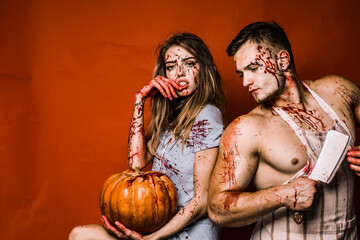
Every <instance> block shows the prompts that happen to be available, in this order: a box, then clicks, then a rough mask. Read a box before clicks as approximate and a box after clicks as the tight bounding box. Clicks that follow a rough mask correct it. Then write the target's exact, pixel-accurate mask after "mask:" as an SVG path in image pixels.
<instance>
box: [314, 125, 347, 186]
mask: <svg viewBox="0 0 360 240" xmlns="http://www.w3.org/2000/svg"><path fill="white" fill-rule="evenodd" d="M349 146H350V137H349V136H348V135H345V134H343V133H340V132H338V131H334V130H330V131H329V132H328V134H327V136H326V138H325V142H324V146H323V148H322V150H321V152H320V155H319V158H318V159H317V161H316V164H315V167H314V168H313V170H312V172H311V174H310V175H309V179H312V180H315V181H321V182H324V183H330V182H331V180H332V179H333V177H334V176H335V174H336V171H337V170H338V168H339V167H340V165H341V162H342V161H343V160H344V158H345V155H346V153H347V151H348V149H349Z"/></svg>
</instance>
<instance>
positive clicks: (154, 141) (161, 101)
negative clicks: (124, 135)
mask: <svg viewBox="0 0 360 240" xmlns="http://www.w3.org/2000/svg"><path fill="white" fill-rule="evenodd" d="M172 46H180V47H182V48H184V49H186V50H187V51H188V52H189V53H191V54H192V55H193V56H194V57H195V58H196V59H197V61H198V62H199V64H200V67H199V72H198V76H197V79H198V87H197V88H196V90H195V91H194V92H193V93H192V94H191V95H189V96H186V97H179V98H178V99H174V100H172V101H169V100H168V99H167V98H164V97H163V96H162V95H161V94H157V95H155V96H154V97H152V99H151V103H150V104H151V120H150V123H149V126H148V128H147V133H146V141H147V146H148V150H149V151H150V153H152V154H153V155H155V151H156V149H157V147H158V146H159V144H160V135H161V134H163V133H169V132H171V133H172V134H174V135H175V137H176V139H177V140H179V139H181V140H182V146H184V143H185V142H186V140H187V139H188V137H189V134H190V131H191V128H192V126H193V124H194V122H195V118H196V116H197V115H198V114H199V112H200V111H201V110H202V109H203V107H205V106H206V105H207V104H214V105H215V106H217V107H218V108H219V110H220V111H221V112H222V117H223V119H222V120H223V123H224V124H225V112H224V109H225V99H224V94H223V89H222V80H221V76H220V73H219V72H218V70H217V68H216V65H215V63H214V60H213V58H212V55H211V53H210V51H209V48H208V47H207V46H206V44H205V43H204V42H203V41H202V40H201V38H199V37H198V36H196V35H194V34H192V33H186V32H185V33H179V34H175V35H173V36H172V37H170V38H169V39H167V40H165V41H164V42H163V43H162V44H160V45H159V47H158V48H157V51H156V52H157V53H158V58H157V62H156V65H155V68H154V72H153V77H156V76H158V75H160V76H163V77H166V67H165V53H166V51H167V50H168V49H169V48H170V47H172Z"/></svg>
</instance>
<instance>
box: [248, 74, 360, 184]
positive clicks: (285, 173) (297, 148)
mask: <svg viewBox="0 0 360 240" xmlns="http://www.w3.org/2000/svg"><path fill="white" fill-rule="evenodd" d="M317 81H319V82H315V81H307V84H308V85H309V87H310V88H311V89H312V90H313V91H315V92H316V93H317V94H318V95H319V96H320V97H321V98H322V99H323V100H324V101H325V102H327V103H328V104H329V106H331V108H333V110H334V111H335V112H336V113H337V115H338V116H339V118H340V119H341V120H343V121H345V122H346V123H347V125H348V126H354V125H355V124H354V122H353V121H354V120H353V118H352V115H351V110H350V106H349V104H348V101H347V98H346V94H345V93H346V87H344V86H342V85H341V84H337V83H336V81H334V79H327V78H323V79H319V80H317ZM324 84H328V85H329V86H328V87H332V88H333V91H334V93H335V92H339V91H344V93H343V95H341V94H338V93H337V94H329V89H328V88H324V87H325V86H324ZM320 85H321V87H319V86H320ZM324 89H325V91H326V92H327V94H326V95H324V94H322V92H321V91H324ZM330 92H331V91H330ZM305 99H306V101H307V110H306V112H299V111H297V110H296V109H295V110H292V109H290V108H289V109H285V111H286V112H287V113H288V115H289V116H290V117H291V119H292V120H293V121H294V122H296V123H297V124H298V125H299V126H301V127H302V128H303V129H304V130H307V131H315V132H318V131H327V130H329V129H330V128H331V127H332V126H333V120H332V119H331V118H330V117H329V116H328V115H327V114H326V113H325V112H324V110H323V109H322V108H321V107H320V105H319V104H318V103H317V102H316V100H315V99H314V98H313V97H312V96H311V95H310V94H309V92H308V91H306V94H305ZM300 115H301V116H300ZM248 117H250V118H253V120H255V121H256V122H257V123H256V125H258V127H257V128H258V129H257V131H256V132H257V134H258V135H259V136H260V137H257V140H256V141H258V146H261V147H260V148H259V149H258V152H257V153H256V158H257V160H258V168H257V171H256V173H255V175H254V178H253V183H254V185H255V187H256V188H258V189H264V188H268V187H272V186H276V185H281V184H282V183H284V182H286V181H287V180H289V179H290V178H291V177H292V176H293V175H295V174H296V173H297V172H298V171H299V170H300V169H301V168H302V167H304V166H305V165H306V163H307V159H308V154H307V151H306V147H305V146H304V145H303V144H302V143H301V141H300V140H299V138H298V137H297V136H296V135H295V134H294V132H293V130H292V128H291V127H290V126H289V125H288V124H287V123H286V122H285V121H284V120H283V119H282V118H281V117H280V116H279V115H278V114H277V113H276V112H275V111H274V110H273V109H272V107H265V106H264V105H259V106H257V107H256V108H255V109H254V110H253V111H251V112H250V113H249V114H248ZM350 131H351V132H352V134H353V136H354V135H355V129H354V128H351V127H350Z"/></svg>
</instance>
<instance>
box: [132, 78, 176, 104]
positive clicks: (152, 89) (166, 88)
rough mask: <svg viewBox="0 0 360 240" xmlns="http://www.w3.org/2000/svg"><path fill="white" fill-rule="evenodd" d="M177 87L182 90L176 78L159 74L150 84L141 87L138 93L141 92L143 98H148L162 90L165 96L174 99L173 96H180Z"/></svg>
mask: <svg viewBox="0 0 360 240" xmlns="http://www.w3.org/2000/svg"><path fill="white" fill-rule="evenodd" d="M175 89H176V90H179V91H180V90H181V87H180V86H179V85H177V84H176V82H175V81H174V80H171V79H167V78H165V77H162V76H157V77H156V78H154V79H153V80H151V81H150V83H149V84H147V85H145V86H144V87H143V88H141V89H140V90H139V91H138V93H140V94H141V96H142V97H143V98H148V97H152V96H155V95H156V94H158V93H159V92H160V93H161V94H162V95H163V96H164V97H165V98H168V99H169V100H173V98H178V95H177V94H176V92H175Z"/></svg>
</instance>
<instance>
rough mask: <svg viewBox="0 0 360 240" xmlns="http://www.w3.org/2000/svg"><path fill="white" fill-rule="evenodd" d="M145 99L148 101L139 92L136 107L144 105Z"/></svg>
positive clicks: (136, 95)
mask: <svg viewBox="0 0 360 240" xmlns="http://www.w3.org/2000/svg"><path fill="white" fill-rule="evenodd" d="M145 99H146V98H144V97H143V95H142V94H141V93H140V92H139V91H138V92H137V93H136V94H135V106H138V105H141V104H144V102H145Z"/></svg>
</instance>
